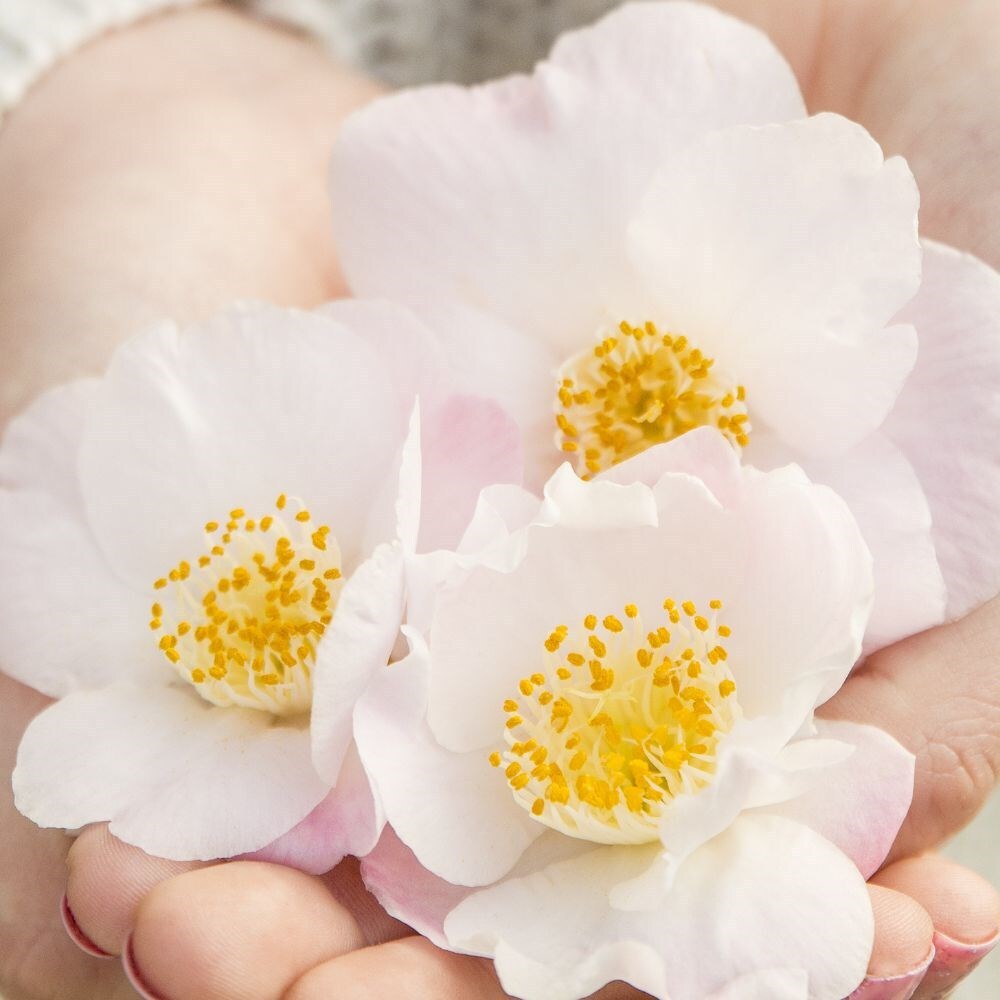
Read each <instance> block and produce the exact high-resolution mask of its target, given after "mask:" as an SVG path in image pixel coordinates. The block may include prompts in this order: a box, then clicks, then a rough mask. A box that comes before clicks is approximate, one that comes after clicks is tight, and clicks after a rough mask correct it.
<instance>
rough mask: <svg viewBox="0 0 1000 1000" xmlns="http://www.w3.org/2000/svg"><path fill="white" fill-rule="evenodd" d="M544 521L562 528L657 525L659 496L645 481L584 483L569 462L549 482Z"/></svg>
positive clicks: (606, 480) (542, 512) (601, 528)
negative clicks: (657, 501) (657, 500)
mask: <svg viewBox="0 0 1000 1000" xmlns="http://www.w3.org/2000/svg"><path fill="white" fill-rule="evenodd" d="M537 519H538V521H539V522H540V523H542V524H553V525H559V527H561V528H580V529H587V528H589V529H596V530H603V529H610V528H637V527H641V526H643V525H654V524H656V523H657V521H658V520H659V518H658V516H657V511H656V497H655V495H654V493H653V491H652V490H651V489H650V488H649V487H648V486H646V485H645V484H644V483H641V482H634V481H629V482H627V483H625V484H622V483H620V482H618V481H613V480H610V479H603V478H602V479H597V480H595V481H593V482H584V481H583V480H582V479H580V478H579V477H578V476H577V474H576V473H575V472H574V471H573V469H572V467H571V466H570V465H569V464H564V465H561V466H560V467H559V468H558V469H557V470H556V472H555V474H554V475H553V476H552V478H551V479H550V480H549V481H548V482H547V483H546V484H545V504H544V506H543V507H542V509H541V510H540V511H539V513H538V518H537Z"/></svg>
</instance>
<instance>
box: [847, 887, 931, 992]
mask: <svg viewBox="0 0 1000 1000" xmlns="http://www.w3.org/2000/svg"><path fill="white" fill-rule="evenodd" d="M868 892H869V895H870V896H871V901H872V911H873V912H874V915H875V941H874V945H873V947H872V956H871V959H870V960H869V963H868V975H867V976H866V977H865V980H864V982H863V983H862V984H861V985H860V986H859V987H858V988H857V989H856V990H855V991H854V992H853V993H852V994H851V996H850V997H849V1000H903V998H905V997H909V996H910V994H911V993H912V992H913V989H914V988H915V987H916V986H917V985H918V984H919V983H920V981H921V980H922V979H923V977H924V974H925V973H926V972H927V968H928V966H929V965H930V962H931V959H932V958H933V954H934V952H933V944H932V940H933V937H934V925H933V923H932V922H931V918H930V916H929V915H928V913H927V911H926V910H925V909H924V908H923V907H922V906H920V904H919V903H917V902H916V901H915V900H913V899H911V898H910V897H909V896H906V895H904V894H903V893H901V892H896V891H895V890H893V889H886V888H883V887H882V886H879V885H870V886H869V887H868Z"/></svg>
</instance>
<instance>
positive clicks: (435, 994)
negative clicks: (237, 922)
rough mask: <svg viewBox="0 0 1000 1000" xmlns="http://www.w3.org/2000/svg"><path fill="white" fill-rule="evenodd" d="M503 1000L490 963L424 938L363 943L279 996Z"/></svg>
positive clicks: (300, 999) (294, 999) (291, 999)
mask: <svg viewBox="0 0 1000 1000" xmlns="http://www.w3.org/2000/svg"><path fill="white" fill-rule="evenodd" d="M401 996H405V997H407V1000H439V998H440V997H462V998H463V1000H504V998H506V996H507V994H506V993H505V992H504V991H503V989H502V988H501V986H500V983H499V982H498V981H497V977H496V973H495V972H494V971H493V963H492V962H489V961H487V960H486V959H482V958H473V957H471V956H469V955H454V954H452V953H451V952H448V951H442V950H441V949H440V948H437V947H435V946H434V945H433V944H431V942H430V941H428V940H427V939H426V938H422V937H406V938H402V939H400V940H399V941H390V942H388V943H387V944H380V945H376V946H375V947H373V948H363V949H361V950H360V951H353V952H351V953H350V954H347V955H343V956H341V957H339V958H335V959H333V960H332V961H328V962H324V963H322V964H319V965H317V966H316V967H315V968H313V969H311V970H310V971H309V972H307V973H306V974H305V975H304V976H302V977H301V978H300V979H299V980H298V981H297V982H296V983H295V985H294V986H293V987H292V988H291V989H290V990H289V991H288V993H287V994H286V995H285V997H284V1000H329V998H330V997H336V998H337V1000H354V998H358V1000H361V998H364V1000H397V998H398V997H401Z"/></svg>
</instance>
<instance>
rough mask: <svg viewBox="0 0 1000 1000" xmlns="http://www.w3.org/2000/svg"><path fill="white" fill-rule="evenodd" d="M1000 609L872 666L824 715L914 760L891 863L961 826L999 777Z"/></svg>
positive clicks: (894, 649) (987, 609)
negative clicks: (863, 729)
mask: <svg viewBox="0 0 1000 1000" xmlns="http://www.w3.org/2000/svg"><path fill="white" fill-rule="evenodd" d="M997 650H1000V599H995V600H993V601H991V602H990V603H989V604H987V605H985V606H984V607H982V608H980V609H979V610H978V611H975V612H973V613H972V614H971V615H969V616H968V617H967V618H964V619H963V620H962V621H960V622H955V623H953V624H951V625H945V626H942V627H940V628H936V629H931V630H930V631H928V632H924V633H922V634H920V635H916V636H912V637H911V638H909V639H905V640H904V641H903V642H899V643H896V644H895V645H894V646H890V647H888V648H886V649H883V650H880V651H879V652H878V653H875V654H874V655H872V656H871V657H869V659H868V661H867V662H866V663H865V664H864V666H863V667H862V668H861V669H860V670H858V671H857V672H856V673H855V674H854V675H853V676H852V677H851V678H849V679H848V681H847V683H846V684H844V686H843V688H841V690H840V692H839V693H838V694H837V695H836V696H835V697H834V698H832V699H831V700H830V701H829V702H828V703H827V704H826V705H824V706H823V708H822V710H821V712H820V714H821V715H824V716H826V717H828V718H838V719H850V720H852V721H855V722H866V723H869V724H871V725H874V726H878V727H880V728H881V729H884V730H886V731H887V732H889V733H891V734H892V735H893V736H894V737H895V738H896V739H897V740H899V742H900V743H902V744H903V746H905V747H907V749H909V750H910V751H911V752H912V753H914V754H915V755H916V758H917V764H916V776H915V781H914V789H913V805H912V807H911V809H910V813H909V815H908V816H907V818H906V822H905V823H904V824H903V827H902V829H901V830H900V832H899V836H898V837H897V838H896V843H895V844H894V846H893V850H892V853H891V855H890V857H891V858H901V857H908V856H910V855H913V854H919V853H921V852H922V851H924V850H927V849H928V848H931V847H934V846H936V845H937V844H940V843H941V842H942V841H943V840H945V839H946V838H948V837H949V836H951V835H952V834H954V833H956V832H957V831H958V830H960V829H961V828H962V827H963V826H965V825H966V824H967V823H968V822H969V821H970V820H971V819H972V818H973V816H975V814H976V813H977V812H978V811H979V809H980V808H981V806H982V805H983V803H984V802H985V801H986V799H987V797H988V796H989V794H990V793H991V792H992V790H993V788H994V786H995V784H996V780H997V775H998V774H1000V669H997V662H996V660H997Z"/></svg>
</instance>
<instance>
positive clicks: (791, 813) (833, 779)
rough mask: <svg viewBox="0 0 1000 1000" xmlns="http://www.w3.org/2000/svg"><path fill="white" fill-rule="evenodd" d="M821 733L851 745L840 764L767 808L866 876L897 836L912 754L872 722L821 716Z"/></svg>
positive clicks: (908, 798) (905, 806)
mask: <svg viewBox="0 0 1000 1000" xmlns="http://www.w3.org/2000/svg"><path fill="white" fill-rule="evenodd" d="M816 728H817V731H818V733H819V735H820V736H822V737H825V738H827V739H833V740H840V741H842V742H844V743H848V744H850V745H852V746H853V747H854V753H853V754H852V755H851V756H850V757H848V758H846V759H845V760H844V761H843V762H841V763H840V764H835V765H833V766H832V767H828V768H826V769H824V771H823V775H822V780H820V781H818V782H817V783H816V785H815V787H814V788H813V789H811V790H810V791H808V792H807V793H806V794H804V795H801V796H799V797H798V798H794V799H790V800H789V801H787V802H783V803H781V804H778V805H772V806H768V807H767V809H766V811H767V812H768V813H772V814H775V815H780V816H786V817H788V818H789V819H794V820H797V821H798V822H800V823H804V824H805V825H806V826H809V827H811V828H812V829H814V830H815V831H816V832H817V833H819V834H821V835H822V836H824V837H826V839H827V840H829V841H830V842H831V843H834V844H836V845H837V847H839V848H840V849H841V850H842V851H843V852H844V853H845V854H846V855H847V856H848V857H849V858H851V859H853V861H854V863H855V864H856V865H857V866H858V870H859V871H860V872H861V874H862V875H863V876H864V877H865V878H868V877H869V876H871V875H873V874H874V873H875V872H876V871H878V869H879V866H880V865H881V864H882V862H883V861H884V860H885V858H886V855H887V854H888V853H889V848H890V847H892V842H893V841H894V840H895V839H896V834H897V833H898V832H899V828H900V826H902V823H903V820H904V819H905V817H906V814H907V812H908V810H909V808H910V801H911V799H912V797H913V770H914V757H913V754H911V753H910V752H909V751H907V750H905V749H904V748H903V747H902V746H900V745H899V743H897V742H896V741H895V740H894V739H893V738H892V737H891V736H889V734H888V733H884V732H883V731H882V730H881V729H876V728H875V727H874V726H861V725H858V724H857V723H853V722H833V721H828V720H824V719H819V720H817V722H816Z"/></svg>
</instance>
